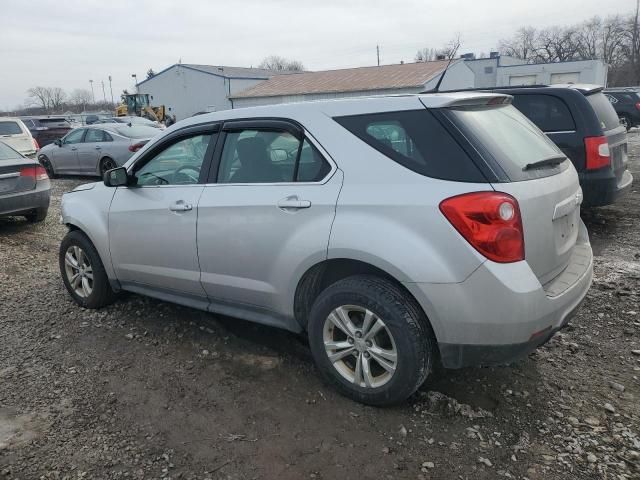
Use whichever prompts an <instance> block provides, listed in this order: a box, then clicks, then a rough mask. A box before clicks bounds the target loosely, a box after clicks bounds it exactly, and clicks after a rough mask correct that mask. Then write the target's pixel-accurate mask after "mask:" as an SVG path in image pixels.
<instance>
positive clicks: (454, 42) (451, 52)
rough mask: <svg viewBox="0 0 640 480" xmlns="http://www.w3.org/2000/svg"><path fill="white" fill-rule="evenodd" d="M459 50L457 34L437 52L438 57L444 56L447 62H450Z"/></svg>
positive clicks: (458, 36)
mask: <svg viewBox="0 0 640 480" xmlns="http://www.w3.org/2000/svg"><path fill="white" fill-rule="evenodd" d="M459 48H460V34H459V33H458V34H457V35H456V36H455V37H454V38H452V39H451V40H449V42H448V43H447V44H446V45H445V46H444V47H442V48H441V49H439V50H438V55H444V56H445V58H446V59H447V60H451V59H452V58H453V57H455V55H456V53H457V52H458V49H459Z"/></svg>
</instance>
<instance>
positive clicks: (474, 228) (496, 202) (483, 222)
mask: <svg viewBox="0 0 640 480" xmlns="http://www.w3.org/2000/svg"><path fill="white" fill-rule="evenodd" d="M440 211H441V212H442V213H443V214H444V216H445V217H447V220H449V222H451V224H452V225H453V226H454V227H455V229H456V230H458V232H459V233H460V234H461V235H462V236H463V237H464V238H465V240H467V242H469V243H470V244H471V245H472V246H473V247H474V248H475V249H476V250H478V251H479V252H480V253H481V254H482V255H484V256H485V257H487V258H488V259H489V260H493V261H494V262H499V263H510V262H518V261H520V260H524V233H523V230H522V217H521V216H520V208H519V206H518V202H517V200H516V199H515V198H513V197H512V196H511V195H507V194H506V193H500V192H474V193H466V194H464V195H458V196H457V197H451V198H448V199H446V200H443V201H442V202H441V203H440Z"/></svg>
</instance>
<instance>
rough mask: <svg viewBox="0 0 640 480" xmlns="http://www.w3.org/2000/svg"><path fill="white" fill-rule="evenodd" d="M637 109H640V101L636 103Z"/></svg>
mask: <svg viewBox="0 0 640 480" xmlns="http://www.w3.org/2000/svg"><path fill="white" fill-rule="evenodd" d="M636 110H640V102H638V103H636Z"/></svg>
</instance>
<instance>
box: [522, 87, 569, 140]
mask: <svg viewBox="0 0 640 480" xmlns="http://www.w3.org/2000/svg"><path fill="white" fill-rule="evenodd" d="M513 105H514V106H515V107H516V108H517V109H518V110H520V111H521V112H522V113H524V114H525V115H526V117H527V118H528V119H529V120H531V121H532V122H533V123H535V124H536V125H537V126H538V128H539V129H540V130H542V131H543V132H561V131H573V130H575V129H576V124H575V122H574V121H573V116H572V115H571V112H570V111H569V107H567V104H566V103H564V101H563V100H562V99H560V98H558V97H554V96H553V95H529V94H525V95H514V97H513Z"/></svg>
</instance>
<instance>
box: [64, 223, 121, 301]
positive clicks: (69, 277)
mask: <svg viewBox="0 0 640 480" xmlns="http://www.w3.org/2000/svg"><path fill="white" fill-rule="evenodd" d="M58 261H59V264H60V274H61V275H62V280H63V282H64V286H65V287H66V288H67V291H68V292H69V294H70V295H71V297H72V298H73V299H74V300H75V302H76V303H77V304H78V305H80V306H81V307H84V308H101V307H105V306H107V305H109V304H111V303H113V301H114V300H115V299H116V294H115V292H114V291H113V290H112V289H111V285H110V284H109V278H108V277H107V273H106V272H105V270H104V265H103V264H102V260H100V255H98V251H97V250H96V247H94V246H93V243H91V240H89V238H88V237H87V236H86V235H85V234H84V233H82V232H80V231H78V230H72V231H70V232H69V233H67V234H66V235H65V237H64V238H63V239H62V243H61V244H60V252H59V255H58Z"/></svg>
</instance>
